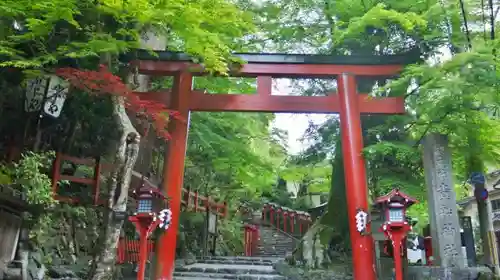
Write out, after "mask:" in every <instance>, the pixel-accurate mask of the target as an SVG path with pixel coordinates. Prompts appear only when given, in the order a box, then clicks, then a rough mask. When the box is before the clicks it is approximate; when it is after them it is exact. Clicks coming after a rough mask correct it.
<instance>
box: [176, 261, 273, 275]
mask: <svg viewBox="0 0 500 280" xmlns="http://www.w3.org/2000/svg"><path fill="white" fill-rule="evenodd" d="M175 272H176V273H182V272H198V273H199V272H202V273H220V274H237V275H239V274H264V275H266V274H267V275H275V274H277V272H276V271H275V270H274V268H273V266H272V265H240V264H211V263H195V264H191V265H187V266H184V267H179V268H176V269H175Z"/></svg>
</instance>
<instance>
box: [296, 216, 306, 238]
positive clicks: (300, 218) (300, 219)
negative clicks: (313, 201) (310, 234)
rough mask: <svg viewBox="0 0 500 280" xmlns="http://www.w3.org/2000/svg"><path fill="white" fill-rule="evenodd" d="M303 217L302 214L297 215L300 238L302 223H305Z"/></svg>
mask: <svg viewBox="0 0 500 280" xmlns="http://www.w3.org/2000/svg"><path fill="white" fill-rule="evenodd" d="M303 217H304V216H302V214H298V215H297V221H298V222H299V234H300V236H302V227H303V226H302V222H303V220H302V219H303Z"/></svg>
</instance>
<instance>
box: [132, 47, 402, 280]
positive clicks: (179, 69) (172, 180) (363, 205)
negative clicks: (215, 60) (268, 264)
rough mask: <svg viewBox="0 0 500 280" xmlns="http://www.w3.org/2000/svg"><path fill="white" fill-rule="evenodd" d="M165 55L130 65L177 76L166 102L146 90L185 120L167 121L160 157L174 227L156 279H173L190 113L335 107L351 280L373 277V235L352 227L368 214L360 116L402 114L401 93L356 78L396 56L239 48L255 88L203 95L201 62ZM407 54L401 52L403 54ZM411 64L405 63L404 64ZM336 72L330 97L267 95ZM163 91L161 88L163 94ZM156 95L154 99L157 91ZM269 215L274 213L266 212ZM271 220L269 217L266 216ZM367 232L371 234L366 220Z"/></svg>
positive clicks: (394, 66) (398, 63) (395, 61)
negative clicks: (288, 80) (372, 89)
mask: <svg viewBox="0 0 500 280" xmlns="http://www.w3.org/2000/svg"><path fill="white" fill-rule="evenodd" d="M160 56H161V57H163V58H162V59H160V60H158V59H157V58H153V57H148V56H147V55H146V54H142V57H143V59H142V60H137V61H136V62H135V65H136V66H138V69H139V70H140V71H141V72H143V73H150V74H156V75H171V74H175V77H174V87H173V89H172V91H171V94H170V95H169V96H170V97H169V98H170V101H168V102H167V101H166V100H165V98H166V95H164V96H165V97H161V96H159V95H158V93H154V92H151V93H148V94H147V95H148V96H150V98H152V99H154V100H158V101H160V100H164V102H167V103H168V104H169V108H170V109H172V110H177V111H178V112H179V113H180V114H181V115H182V116H183V117H184V118H185V119H186V121H185V122H181V121H178V120H173V121H172V122H171V124H170V135H171V137H172V138H171V140H170V141H169V142H168V150H167V153H166V155H165V164H164V172H163V174H164V178H163V185H162V189H163V190H165V191H166V195H167V196H168V197H169V198H170V199H171V201H170V207H171V210H172V225H171V228H170V229H169V230H168V231H167V233H166V234H164V235H163V236H162V237H161V239H160V242H159V247H158V251H157V254H158V265H157V267H156V276H155V280H162V279H168V280H172V275H173V271H174V266H175V249H176V248H175V247H176V244H177V231H178V227H179V214H180V198H181V189H182V183H183V177H184V159H185V153H186V141H187V133H188V120H189V112H190V111H206V112H227V111H237V112H275V113H339V114H340V121H341V137H342V152H343V158H344V172H345V180H346V188H347V192H346V193H347V194H346V199H347V208H348V215H349V217H348V221H349V231H350V235H351V245H352V255H353V274H354V279H356V280H375V279H376V272H375V258H374V250H373V239H372V237H371V235H370V234H368V235H365V234H360V233H359V232H358V231H357V229H356V220H355V215H356V213H357V210H358V209H362V210H363V211H365V212H368V189H367V182H366V169H365V163H364V159H363V156H362V150H363V137H362V131H361V119H360V115H361V114H404V113H405V107H404V98H402V97H381V98H373V97H370V96H369V95H368V94H365V93H361V94H358V90H357V86H356V76H385V77H387V76H393V75H397V74H398V73H399V72H400V71H401V70H402V68H403V65H404V64H407V63H406V62H405V63H403V62H402V60H401V56H393V57H391V56H386V57H378V61H377V63H374V62H373V58H370V61H367V60H366V59H365V60H364V62H360V61H361V60H363V59H361V58H358V59H357V62H355V61H356V59H355V58H353V57H352V56H350V57H348V58H345V57H344V58H341V59H338V58H332V57H329V56H321V55H316V56H314V57H311V56H304V55H279V54H267V55H266V54H241V57H242V59H244V60H246V61H247V62H248V63H247V64H244V65H242V66H241V68H240V69H238V75H241V76H247V77H257V93H256V94H205V93H203V92H200V91H196V90H193V89H192V74H190V73H189V72H188V71H192V72H196V71H198V73H201V72H203V69H202V67H201V66H200V65H197V66H196V65H193V63H192V62H190V61H191V60H189V58H188V57H186V56H183V55H182V54H178V53H168V52H165V53H160ZM404 57H406V56H404ZM408 63H409V62H408ZM280 76H292V77H299V78H300V77H310V76H317V77H334V76H335V77H337V84H338V92H337V94H329V95H327V96H278V95H272V94H271V92H272V78H273V77H280ZM160 94H161V93H160ZM154 96H156V97H154ZM271 217H272V216H271ZM271 221H272V220H271ZM366 232H370V225H369V224H368V225H367V229H366Z"/></svg>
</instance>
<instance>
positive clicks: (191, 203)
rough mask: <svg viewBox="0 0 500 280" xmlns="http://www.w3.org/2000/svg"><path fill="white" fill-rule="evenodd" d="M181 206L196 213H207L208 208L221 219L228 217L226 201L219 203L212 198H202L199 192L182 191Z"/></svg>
mask: <svg viewBox="0 0 500 280" xmlns="http://www.w3.org/2000/svg"><path fill="white" fill-rule="evenodd" d="M181 205H182V206H184V207H186V208H187V209H188V210H192V211H194V212H202V213H203V212H206V211H207V207H208V208H209V209H210V211H212V212H214V213H216V214H217V215H218V216H220V217H227V215H228V207H227V203H226V202H225V201H224V202H220V203H218V202H215V201H214V200H212V199H211V198H210V197H206V196H202V195H200V194H199V193H198V192H193V191H189V190H186V189H184V188H183V189H182V198H181Z"/></svg>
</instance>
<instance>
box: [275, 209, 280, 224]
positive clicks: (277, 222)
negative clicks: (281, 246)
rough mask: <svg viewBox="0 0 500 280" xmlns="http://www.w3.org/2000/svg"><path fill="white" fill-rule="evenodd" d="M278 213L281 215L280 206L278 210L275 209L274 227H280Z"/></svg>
mask: <svg viewBox="0 0 500 280" xmlns="http://www.w3.org/2000/svg"><path fill="white" fill-rule="evenodd" d="M280 215H281V208H278V210H276V229H279V228H280Z"/></svg>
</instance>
